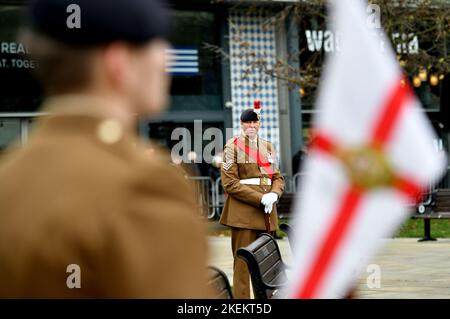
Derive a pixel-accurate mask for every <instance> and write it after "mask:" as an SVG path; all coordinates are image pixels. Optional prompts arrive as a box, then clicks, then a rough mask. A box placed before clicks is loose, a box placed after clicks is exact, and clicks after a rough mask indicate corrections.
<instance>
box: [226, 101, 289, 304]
mask: <svg viewBox="0 0 450 319" xmlns="http://www.w3.org/2000/svg"><path fill="white" fill-rule="evenodd" d="M257 105H259V103H258V101H257V102H256V103H255V109H256V111H255V110H254V109H247V110H245V111H244V112H242V114H241V129H242V133H241V135H240V136H235V137H234V138H232V139H230V140H229V141H228V142H227V144H226V145H225V149H224V161H223V163H222V170H221V178H222V184H223V187H224V190H225V192H226V193H228V197H227V199H226V202H225V206H224V208H223V212H222V216H221V219H220V223H222V224H224V225H227V226H230V227H231V246H232V250H233V256H234V265H233V289H234V296H235V297H236V298H240V299H242V298H246V299H248V298H250V274H249V272H248V267H247V265H246V263H245V262H244V261H243V260H241V259H240V258H238V257H237V256H236V251H237V250H238V249H239V248H240V247H245V246H247V245H249V244H250V243H252V242H253V241H255V240H256V239H257V238H258V236H259V235H260V234H261V233H263V232H264V231H265V230H266V228H267V227H270V231H271V232H272V231H275V230H276V229H278V216H277V212H276V205H275V203H276V202H277V201H278V200H279V199H280V197H281V195H282V193H283V190H284V179H283V177H282V176H281V174H280V171H279V170H278V168H277V167H276V151H275V148H274V147H273V145H272V144H271V143H270V142H268V141H265V140H263V139H261V138H259V137H258V131H259V128H260V125H261V122H260V114H259V112H258V109H259V108H258V107H257ZM264 214H269V216H270V226H268V225H266V223H265V216H264Z"/></svg>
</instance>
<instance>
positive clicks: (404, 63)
mask: <svg viewBox="0 0 450 319" xmlns="http://www.w3.org/2000/svg"><path fill="white" fill-rule="evenodd" d="M400 66H401V67H402V68H404V67H405V66H406V61H405V60H400Z"/></svg>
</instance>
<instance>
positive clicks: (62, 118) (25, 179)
mask: <svg viewBox="0 0 450 319" xmlns="http://www.w3.org/2000/svg"><path fill="white" fill-rule="evenodd" d="M97 103H99V101H97V100H90V99H89V98H87V99H86V98H78V97H72V98H58V99H55V100H54V101H53V102H51V103H50V104H51V105H49V106H48V108H47V110H48V111H50V112H52V115H49V116H47V117H45V118H43V119H42V120H40V121H38V122H37V123H36V125H35V128H34V133H33V135H32V137H31V139H30V141H29V144H28V145H27V146H26V147H25V148H23V149H17V150H15V151H12V152H11V153H10V154H7V155H6V156H5V158H3V161H2V164H1V165H0V180H1V183H0V297H2V298H5V297H6V298H23V297H26V298H35V297H39V298H48V297H51V298H53V297H57V298H72V297H76V298H91V297H95V298H116V297H118V298H122V297H124V298H203V297H208V294H207V291H206V289H205V287H206V282H207V277H206V276H207V273H206V261H207V255H206V242H205V238H206V237H205V235H204V234H205V232H204V231H205V229H204V228H203V225H202V224H201V222H200V219H199V214H198V212H197V209H196V205H195V202H194V200H193V199H194V195H193V193H192V191H191V189H190V187H189V186H188V183H187V182H186V180H185V178H184V177H183V176H182V174H181V173H180V172H178V171H177V169H175V168H173V167H171V166H170V165H168V164H166V163H168V158H166V154H165V153H163V152H162V151H160V150H155V151H154V152H152V156H148V152H145V151H144V148H143V147H142V148H141V146H140V144H139V142H138V140H137V138H136V137H135V134H134V133H133V132H132V131H131V130H128V129H126V128H123V127H121V126H120V125H119V124H118V122H115V121H112V120H108V119H106V118H103V117H102V116H99V115H98V114H91V113H90V111H88V110H89V107H90V106H94V105H95V104H97ZM66 106H67V108H66ZM82 106H83V108H84V111H86V112H83V111H75V112H73V110H77V107H78V108H81V107H82ZM66 109H67V110H71V111H70V112H65V110H66ZM73 264H75V265H78V266H79V267H80V268H79V269H80V274H81V276H80V279H81V280H80V284H81V288H79V289H78V288H72V289H69V288H68V285H67V281H68V277H69V276H71V275H72V274H76V271H74V270H73V268H68V266H69V265H73ZM68 269H69V272H67V270H68ZM74 278H75V277H70V278H69V286H71V287H73V283H76V282H77V280H76V279H74ZM70 282H71V283H72V285H70Z"/></svg>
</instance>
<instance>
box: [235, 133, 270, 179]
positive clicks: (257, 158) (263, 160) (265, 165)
mask: <svg viewBox="0 0 450 319" xmlns="http://www.w3.org/2000/svg"><path fill="white" fill-rule="evenodd" d="M234 144H236V145H237V147H239V148H240V149H241V150H243V151H244V152H245V154H247V155H248V156H250V157H251V158H253V159H254V160H255V161H256V162H257V163H258V165H259V166H261V167H262V168H263V169H264V171H265V172H266V173H267V174H268V175H269V176H270V179H271V180H272V177H273V168H272V165H271V164H270V163H269V161H268V160H267V158H265V157H264V156H263V155H262V154H261V153H260V152H258V151H255V150H253V149H251V148H250V147H248V146H247V145H245V144H244V143H242V141H241V140H240V139H239V138H237V137H236V138H235V139H234Z"/></svg>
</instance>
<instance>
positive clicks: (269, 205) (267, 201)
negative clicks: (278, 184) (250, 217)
mask: <svg viewBox="0 0 450 319" xmlns="http://www.w3.org/2000/svg"><path fill="white" fill-rule="evenodd" d="M277 200H278V194H277V193H273V192H272V193H268V194H264V195H263V197H262V198H261V204H263V205H264V206H265V207H264V212H265V213H266V214H270V213H271V212H272V209H273V204H275V203H276V201H277Z"/></svg>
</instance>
